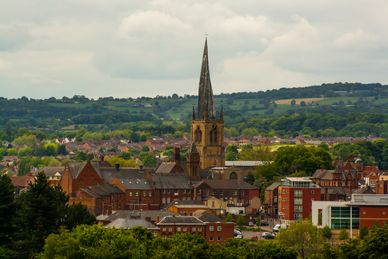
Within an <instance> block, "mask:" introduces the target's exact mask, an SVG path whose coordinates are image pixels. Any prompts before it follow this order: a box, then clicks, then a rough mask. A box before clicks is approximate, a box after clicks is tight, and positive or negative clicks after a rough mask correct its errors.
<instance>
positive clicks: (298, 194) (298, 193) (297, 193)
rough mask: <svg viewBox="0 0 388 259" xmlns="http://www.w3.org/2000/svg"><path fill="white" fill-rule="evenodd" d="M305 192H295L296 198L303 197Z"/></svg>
mask: <svg viewBox="0 0 388 259" xmlns="http://www.w3.org/2000/svg"><path fill="white" fill-rule="evenodd" d="M302 196H303V192H302V190H294V197H302Z"/></svg>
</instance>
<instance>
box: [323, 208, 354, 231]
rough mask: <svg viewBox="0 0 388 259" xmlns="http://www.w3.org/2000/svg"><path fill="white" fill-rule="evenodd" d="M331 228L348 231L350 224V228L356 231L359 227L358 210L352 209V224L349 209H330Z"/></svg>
mask: <svg viewBox="0 0 388 259" xmlns="http://www.w3.org/2000/svg"><path fill="white" fill-rule="evenodd" d="M330 212H331V222H330V224H331V228H333V229H348V228H350V224H352V228H354V229H357V228H359V226H360V208H359V207H352V222H350V207H331V211H330Z"/></svg>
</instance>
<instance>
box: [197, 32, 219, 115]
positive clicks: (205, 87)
mask: <svg viewBox="0 0 388 259" xmlns="http://www.w3.org/2000/svg"><path fill="white" fill-rule="evenodd" d="M214 117H215V111H214V100H213V90H212V83H211V81H210V71H209V59H208V53H207V38H206V39H205V47H204V49H203V56H202V67H201V76H200V79H199V91H198V116H197V118H198V119H214Z"/></svg>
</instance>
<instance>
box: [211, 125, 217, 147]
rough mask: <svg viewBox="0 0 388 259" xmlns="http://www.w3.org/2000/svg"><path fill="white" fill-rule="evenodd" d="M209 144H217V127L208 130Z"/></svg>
mask: <svg viewBox="0 0 388 259" xmlns="http://www.w3.org/2000/svg"><path fill="white" fill-rule="evenodd" d="M210 143H211V144H217V127H216V126H213V128H212V129H211V130H210Z"/></svg>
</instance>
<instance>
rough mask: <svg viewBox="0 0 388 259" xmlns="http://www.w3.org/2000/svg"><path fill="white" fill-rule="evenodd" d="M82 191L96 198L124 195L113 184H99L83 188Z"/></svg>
mask: <svg viewBox="0 0 388 259" xmlns="http://www.w3.org/2000/svg"><path fill="white" fill-rule="evenodd" d="M81 190H82V191H83V192H85V193H87V194H89V195H90V196H92V197H95V198H100V197H102V196H107V195H111V194H113V193H123V192H122V191H121V190H120V189H119V188H117V187H116V186H114V185H112V184H99V185H94V186H88V187H85V188H82V189H81Z"/></svg>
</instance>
